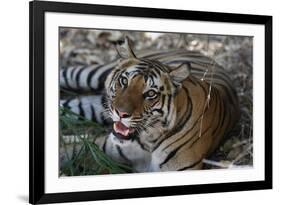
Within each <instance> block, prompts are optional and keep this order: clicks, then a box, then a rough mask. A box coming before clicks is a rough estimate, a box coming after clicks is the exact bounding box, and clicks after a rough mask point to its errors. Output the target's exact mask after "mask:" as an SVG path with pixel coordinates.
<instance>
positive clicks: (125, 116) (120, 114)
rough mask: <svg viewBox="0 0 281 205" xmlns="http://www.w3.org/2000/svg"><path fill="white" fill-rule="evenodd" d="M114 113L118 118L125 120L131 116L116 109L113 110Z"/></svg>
mask: <svg viewBox="0 0 281 205" xmlns="http://www.w3.org/2000/svg"><path fill="white" fill-rule="evenodd" d="M115 111H116V113H117V114H118V115H119V117H121V118H127V117H130V116H131V114H129V113H127V112H123V111H120V110H117V109H115Z"/></svg>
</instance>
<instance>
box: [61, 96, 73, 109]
mask: <svg viewBox="0 0 281 205" xmlns="http://www.w3.org/2000/svg"><path fill="white" fill-rule="evenodd" d="M72 100H73V99H72V98H70V99H68V100H66V101H65V102H64V103H63V104H62V106H63V107H65V108H67V109H70V108H71V107H70V106H69V103H70V101H72Z"/></svg>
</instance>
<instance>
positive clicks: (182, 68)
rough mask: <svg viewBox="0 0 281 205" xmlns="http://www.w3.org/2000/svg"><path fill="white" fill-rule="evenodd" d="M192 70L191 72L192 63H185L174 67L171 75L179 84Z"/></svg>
mask: <svg viewBox="0 0 281 205" xmlns="http://www.w3.org/2000/svg"><path fill="white" fill-rule="evenodd" d="M190 72H191V71H190V65H189V64H187V63H184V64H181V65H179V66H178V67H176V68H174V69H172V71H171V72H170V73H169V75H170V77H171V78H172V80H173V82H174V83H176V84H177V85H179V84H181V82H182V81H183V80H185V79H186V78H187V77H188V76H189V75H190Z"/></svg>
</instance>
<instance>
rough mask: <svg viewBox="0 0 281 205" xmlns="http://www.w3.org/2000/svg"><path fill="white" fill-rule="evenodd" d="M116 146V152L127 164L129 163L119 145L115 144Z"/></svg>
mask: <svg viewBox="0 0 281 205" xmlns="http://www.w3.org/2000/svg"><path fill="white" fill-rule="evenodd" d="M116 148H117V151H118V154H119V155H120V156H121V157H122V158H123V159H124V160H125V161H126V162H127V163H128V164H129V165H131V164H132V163H131V161H130V160H129V159H128V158H127V157H126V156H125V155H124V153H123V152H122V149H121V148H120V146H119V145H116Z"/></svg>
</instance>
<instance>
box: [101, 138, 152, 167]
mask: <svg viewBox="0 0 281 205" xmlns="http://www.w3.org/2000/svg"><path fill="white" fill-rule="evenodd" d="M105 152H106V153H107V154H108V155H109V156H110V157H111V158H112V159H114V160H116V161H119V162H123V163H126V164H128V165H131V166H132V167H134V169H135V170H136V171H137V172H146V171H147V170H149V169H150V164H151V153H150V152H149V151H148V150H145V149H144V147H143V145H142V144H141V142H139V141H138V140H123V141H121V140H119V139H118V138H117V137H116V136H114V135H113V134H112V133H111V134H109V136H108V138H107V140H106V146H105Z"/></svg>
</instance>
